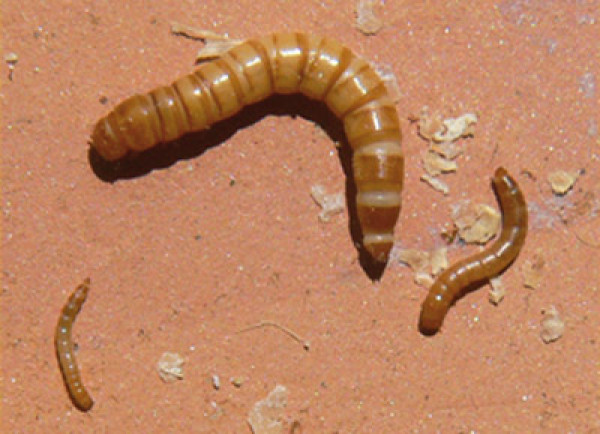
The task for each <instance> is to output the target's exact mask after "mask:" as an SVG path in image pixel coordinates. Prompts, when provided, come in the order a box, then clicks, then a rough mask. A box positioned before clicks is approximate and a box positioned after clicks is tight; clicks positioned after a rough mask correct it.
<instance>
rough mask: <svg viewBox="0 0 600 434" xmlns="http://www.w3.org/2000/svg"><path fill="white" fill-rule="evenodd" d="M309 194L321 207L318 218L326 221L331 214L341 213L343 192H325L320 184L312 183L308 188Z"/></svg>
mask: <svg viewBox="0 0 600 434" xmlns="http://www.w3.org/2000/svg"><path fill="white" fill-rule="evenodd" d="M310 195H311V196H312V198H313V200H314V201H315V202H316V203H317V205H319V206H320V207H321V212H320V213H319V220H320V221H322V222H328V221H329V220H330V219H331V217H332V216H334V215H336V214H339V213H341V212H342V211H343V210H344V206H345V205H344V194H343V193H335V194H326V193H325V188H324V187H323V186H322V185H318V184H317V185H313V186H312V188H311V189H310Z"/></svg>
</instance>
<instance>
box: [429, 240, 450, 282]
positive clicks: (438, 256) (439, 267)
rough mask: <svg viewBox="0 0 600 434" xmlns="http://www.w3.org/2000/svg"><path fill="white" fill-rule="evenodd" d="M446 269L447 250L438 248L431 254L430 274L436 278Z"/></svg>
mask: <svg viewBox="0 0 600 434" xmlns="http://www.w3.org/2000/svg"><path fill="white" fill-rule="evenodd" d="M446 268H448V248H446V247H440V248H438V249H435V250H434V251H433V252H431V274H433V275H434V276H437V275H438V274H440V273H441V272H442V271H444V270H445V269H446Z"/></svg>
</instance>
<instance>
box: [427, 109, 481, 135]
mask: <svg viewBox="0 0 600 434" xmlns="http://www.w3.org/2000/svg"><path fill="white" fill-rule="evenodd" d="M443 123H444V128H443V129H442V130H441V131H437V132H436V133H434V134H433V141H434V142H453V141H455V140H457V139H459V138H461V137H469V136H472V135H473V134H474V133H475V124H476V123H477V115H476V114H475V113H466V114H464V115H462V116H459V117H457V118H448V119H444V122H443Z"/></svg>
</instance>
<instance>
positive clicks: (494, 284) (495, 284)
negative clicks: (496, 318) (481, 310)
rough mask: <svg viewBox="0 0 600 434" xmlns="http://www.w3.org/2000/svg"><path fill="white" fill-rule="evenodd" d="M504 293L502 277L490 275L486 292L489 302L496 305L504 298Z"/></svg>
mask: <svg viewBox="0 0 600 434" xmlns="http://www.w3.org/2000/svg"><path fill="white" fill-rule="evenodd" d="M505 295H506V288H505V287H504V285H503V284H502V279H501V278H500V277H492V278H490V290H489V293H488V299H489V300H490V303H492V304H493V305H495V306H498V305H499V304H500V302H501V301H502V300H503V299H504V296H505Z"/></svg>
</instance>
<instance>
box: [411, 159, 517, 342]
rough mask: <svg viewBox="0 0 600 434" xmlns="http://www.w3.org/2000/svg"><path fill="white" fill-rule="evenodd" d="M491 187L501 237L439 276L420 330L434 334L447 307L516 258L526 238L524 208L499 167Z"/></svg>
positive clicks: (512, 182) (423, 310) (512, 183)
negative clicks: (500, 212)
mask: <svg viewBox="0 0 600 434" xmlns="http://www.w3.org/2000/svg"><path fill="white" fill-rule="evenodd" d="M492 184H493V186H494V189H495V190H496V195H497V197H498V201H499V203H500V209H501V211H502V230H501V231H500V236H499V237H498V238H497V239H496V241H495V242H494V244H492V245H491V246H490V247H489V248H488V249H485V250H484V251H482V252H480V253H477V254H475V255H473V256H470V257H468V258H465V259H463V260H461V261H458V262H457V263H456V264H454V265H452V266H451V267H450V268H448V269H447V270H445V271H444V272H443V273H442V274H440V275H439V276H438V278H437V279H436V281H435V282H434V283H433V285H432V286H431V289H430V290H429V294H427V298H425V301H424V302H423V306H422V307H421V317H420V319H419V329H420V330H421V333H423V334H425V335H433V334H435V333H437V331H438V330H439V329H440V327H441V326H442V322H443V321H444V317H445V316H446V313H447V312H448V308H449V307H450V305H452V303H453V302H454V301H455V300H456V299H457V298H458V297H459V296H460V295H461V294H462V292H463V290H464V289H466V288H469V287H470V286H472V285H473V284H476V283H478V282H483V281H485V280H487V279H489V278H490V277H494V276H496V275H497V274H499V273H500V272H501V271H503V270H504V269H505V268H506V267H508V266H509V265H510V264H511V263H512V261H513V260H514V259H515V258H516V257H517V255H518V254H519V251H520V250H521V247H523V243H524V241H525V236H526V235H527V205H526V204H525V198H524V197H523V193H522V192H521V190H520V188H519V186H518V185H517V183H516V182H515V180H514V179H513V178H512V177H511V176H510V175H509V174H508V172H507V171H506V169H504V168H503V167H499V168H498V169H496V173H495V174H494V177H493V178H492Z"/></svg>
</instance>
